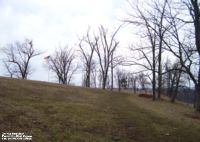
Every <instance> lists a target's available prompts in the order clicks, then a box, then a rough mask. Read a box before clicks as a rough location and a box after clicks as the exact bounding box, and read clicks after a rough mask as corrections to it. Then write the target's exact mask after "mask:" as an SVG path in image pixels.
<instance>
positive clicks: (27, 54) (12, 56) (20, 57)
mask: <svg viewBox="0 0 200 142" xmlns="http://www.w3.org/2000/svg"><path fill="white" fill-rule="evenodd" d="M3 53H4V54H5V55H6V57H5V59H4V65H5V67H6V69H7V71H8V73H9V74H10V76H11V77H13V76H16V77H19V78H22V79H27V77H28V75H30V74H31V73H32V71H33V69H31V66H30V61H31V59H32V58H33V57H35V56H38V55H40V54H41V52H39V51H37V50H35V49H34V47H33V41H32V40H29V39H25V41H24V42H23V43H20V42H15V44H10V45H8V46H7V47H5V48H3Z"/></svg>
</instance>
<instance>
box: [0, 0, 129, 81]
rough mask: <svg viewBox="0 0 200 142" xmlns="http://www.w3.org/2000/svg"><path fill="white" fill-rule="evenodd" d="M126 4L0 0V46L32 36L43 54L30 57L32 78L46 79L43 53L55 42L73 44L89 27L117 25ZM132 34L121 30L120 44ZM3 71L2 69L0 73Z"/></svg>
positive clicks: (113, 1)
mask: <svg viewBox="0 0 200 142" xmlns="http://www.w3.org/2000/svg"><path fill="white" fill-rule="evenodd" d="M125 5H126V0H0V47H3V46H6V45H7V44H8V43H13V42H14V41H16V40H18V41H23V39H24V38H30V39H33V42H34V46H35V48H37V49H40V50H41V51H45V54H43V55H41V56H40V57H37V59H33V60H34V61H33V63H34V65H33V66H34V68H35V72H34V73H33V75H32V77H31V79H36V80H47V71H46V70H45V69H44V67H43V64H44V61H43V57H44V56H46V55H48V54H50V53H52V52H53V51H54V49H55V47H58V45H65V44H68V45H70V46H74V44H76V42H77V39H78V38H77V37H78V36H81V35H83V34H84V33H85V32H86V30H87V28H88V26H92V27H93V28H96V27H98V26H99V25H101V24H102V25H104V26H105V27H107V28H109V29H110V30H111V31H112V30H113V29H115V28H117V26H119V25H120V24H121V21H120V20H122V19H123V18H124V15H125V13H126V8H125ZM131 34H132V33H131V32H129V31H128V30H127V29H123V30H121V31H120V34H119V36H118V38H119V41H120V42H121V43H120V45H121V46H124V47H125V46H127V45H128V42H129V40H130V39H131ZM36 62H37V64H36ZM1 68H2V67H1ZM4 74H5V71H2V69H1V72H0V75H4ZM79 82H80V79H79Z"/></svg>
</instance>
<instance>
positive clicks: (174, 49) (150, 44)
mask: <svg viewBox="0 0 200 142" xmlns="http://www.w3.org/2000/svg"><path fill="white" fill-rule="evenodd" d="M129 4H130V6H131V7H132V9H133V12H132V13H131V14H129V18H128V19H127V20H125V22H127V23H130V24H133V25H136V26H137V27H140V29H141V31H142V32H140V33H141V35H140V36H141V37H142V39H143V40H145V41H146V43H145V44H140V46H132V47H130V49H131V51H133V52H137V53H138V54H139V56H137V57H135V56H134V57H133V58H134V60H133V61H132V62H131V63H129V64H132V65H139V66H142V67H144V68H145V69H146V70H147V71H148V72H151V73H150V74H151V76H152V77H151V80H152V81H151V82H152V89H153V100H155V99H156V98H158V99H159V98H160V96H161V94H162V88H163V76H164V75H165V74H167V75H168V77H169V81H168V87H169V88H170V90H174V91H175V94H176V92H177V90H178V87H179V85H178V84H179V83H180V82H181V80H180V78H181V76H182V74H186V75H187V76H189V77H190V79H191V80H192V81H193V83H194V86H195V89H196V102H195V108H196V110H198V111H200V70H199V69H200V39H199V38H200V9H199V5H200V4H199V2H198V0H177V1H172V0H156V1H151V2H149V3H148V2H145V3H143V5H142V6H141V4H140V3H137V2H136V1H129ZM166 53H167V54H168V55H170V56H172V57H173V58H174V59H175V60H176V62H177V63H175V64H174V65H173V66H172V67H169V66H168V65H166V66H165V68H164V62H165V60H166V57H165V54H166ZM144 61H145V62H144ZM196 68H198V69H197V70H198V71H196ZM175 84H176V85H175ZM170 86H171V87H170ZM174 86H176V87H175V88H174ZM156 92H157V95H156ZM175 96H176V95H174V96H173V97H172V101H174V97H175Z"/></svg>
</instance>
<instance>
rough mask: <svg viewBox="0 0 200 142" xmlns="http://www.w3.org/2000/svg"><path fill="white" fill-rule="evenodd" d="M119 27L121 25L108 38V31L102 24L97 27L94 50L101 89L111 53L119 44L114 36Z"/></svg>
mask: <svg viewBox="0 0 200 142" xmlns="http://www.w3.org/2000/svg"><path fill="white" fill-rule="evenodd" d="M120 28H121V26H119V27H118V28H117V30H116V31H115V32H114V33H113V34H112V35H111V37H110V39H109V37H108V31H107V30H106V29H105V28H104V27H103V26H101V27H100V28H99V38H100V42H99V43H98V44H97V46H96V48H95V51H96V53H97V55H98V59H99V64H100V70H101V75H102V88H103V89H105V88H106V83H107V78H108V70H109V67H110V65H111V60H112V59H111V58H112V54H113V53H114V52H115V50H116V47H117V46H118V44H119V42H117V41H116V40H115V36H116V34H117V32H118V31H119V29H120Z"/></svg>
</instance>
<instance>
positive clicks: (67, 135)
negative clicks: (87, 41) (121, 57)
mask: <svg viewBox="0 0 200 142" xmlns="http://www.w3.org/2000/svg"><path fill="white" fill-rule="evenodd" d="M0 132H1V133H2V132H21V133H25V134H27V135H32V136H33V141H34V142H65V141H66V142H114V141H117V142H199V141H200V115H199V114H195V113H194V110H193V108H192V107H190V106H188V105H186V104H179V103H175V104H171V103H170V102H167V101H156V102H152V101H151V100H150V99H147V98H140V97H138V96H137V95H133V94H128V93H118V92H111V91H103V90H100V89H88V88H81V87H72V86H64V85H59V84H53V83H45V82H37V81H28V80H19V79H9V78H4V77H0Z"/></svg>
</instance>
